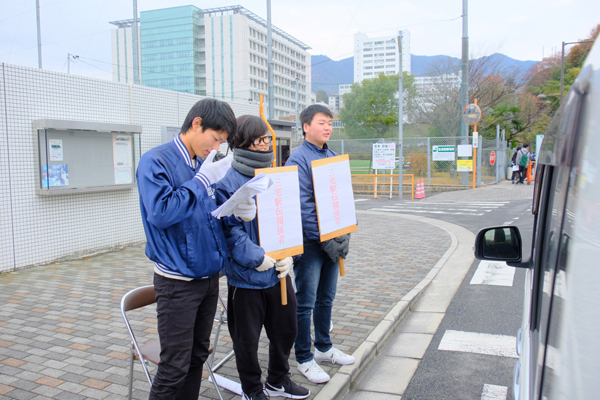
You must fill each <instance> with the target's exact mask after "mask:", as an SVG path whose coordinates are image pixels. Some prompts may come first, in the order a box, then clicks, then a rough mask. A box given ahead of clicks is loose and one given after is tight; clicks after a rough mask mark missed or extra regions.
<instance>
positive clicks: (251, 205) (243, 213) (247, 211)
mask: <svg viewBox="0 0 600 400" xmlns="http://www.w3.org/2000/svg"><path fill="white" fill-rule="evenodd" d="M233 215H234V216H236V217H238V218H241V219H243V220H244V221H252V220H253V219H254V217H256V203H255V202H254V199H252V198H251V199H250V200H248V203H247V204H245V203H242V204H240V205H239V206H237V207H236V209H235V210H233Z"/></svg>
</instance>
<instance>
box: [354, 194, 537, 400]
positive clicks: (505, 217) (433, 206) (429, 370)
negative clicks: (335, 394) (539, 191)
mask: <svg viewBox="0 0 600 400" xmlns="http://www.w3.org/2000/svg"><path fill="white" fill-rule="evenodd" d="M363 199H364V200H362V201H358V202H357V203H356V208H357V209H366V210H368V209H374V208H378V209H382V208H387V209H396V208H397V209H398V212H405V213H409V214H413V215H414V214H417V215H422V216H425V217H430V218H438V219H442V220H445V221H447V222H451V223H454V224H457V225H460V226H462V227H464V228H466V229H468V230H470V231H472V232H473V233H476V232H478V231H479V230H480V229H481V228H484V227H489V226H500V225H509V224H510V225H515V226H517V227H518V228H519V230H520V231H521V235H522V238H523V242H524V243H523V258H524V259H527V258H528V257H529V254H530V252H531V250H530V249H531V235H532V231H533V229H532V228H533V216H532V215H531V200H511V201H497V202H469V201H460V202H452V201H439V202H436V199H435V196H432V197H431V196H430V197H429V198H428V200H427V202H410V201H404V202H399V201H397V200H383V199H377V200H373V199H368V198H367V197H363ZM485 203H487V204H489V205H490V206H489V207H486V206H485ZM479 263H480V261H479V260H476V261H475V262H474V263H473V264H472V265H471V268H470V270H469V272H468V273H467V275H466V277H465V279H464V280H463V282H462V285H461V286H460V288H459V290H458V292H457V293H456V295H455V296H454V299H453V300H452V302H451V304H450V306H449V308H448V310H447V312H446V315H445V317H444V319H443V321H442V323H441V325H440V327H439V329H438V330H437V332H436V333H435V335H434V337H433V339H432V341H431V343H430V345H429V347H428V349H427V351H426V353H425V356H424V357H423V359H422V361H421V363H420V364H419V367H418V369H417V371H416V373H415V374H414V376H413V379H412V380H411V382H410V384H409V386H408V388H407V389H406V391H405V392H404V394H403V396H402V399H403V400H405V399H507V398H508V399H511V398H512V393H511V392H512V380H513V368H514V365H515V362H516V358H512V357H505V356H496V355H483V354H476V353H472V352H462V351H444V350H439V349H438V348H439V346H440V342H441V341H442V339H443V338H444V335H445V334H446V333H447V332H448V331H458V332H461V333H462V332H467V333H477V334H490V335H503V336H505V337H506V336H508V337H514V336H516V333H517V330H518V329H519V327H520V324H521V312H522V307H523V293H524V288H523V285H524V271H523V270H516V271H515V274H514V278H513V282H512V285H511V286H495V285H472V284H470V282H471V279H472V277H473V275H474V274H475V272H476V270H477V268H478V266H479ZM509 340H510V339H509ZM486 385H492V386H488V387H486ZM490 388H491V390H492V392H493V391H494V390H495V391H496V393H487V394H485V395H484V394H483V393H484V392H485V391H486V389H487V390H490ZM498 390H499V394H498ZM503 393H506V394H503ZM488 395H489V396H493V395H497V396H498V397H486V396H488Z"/></svg>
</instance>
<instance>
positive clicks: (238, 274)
mask: <svg viewBox="0 0 600 400" xmlns="http://www.w3.org/2000/svg"><path fill="white" fill-rule="evenodd" d="M250 179H252V178H250V177H247V176H245V175H242V174H240V173H239V172H237V171H236V170H235V169H233V168H230V169H229V171H227V174H226V175H225V177H224V178H223V179H221V180H220V181H219V182H217V204H218V205H221V204H223V203H225V201H227V199H229V198H230V197H231V196H232V195H233V193H234V192H235V191H236V190H238V189H239V188H240V187H241V186H242V185H243V184H245V183H246V182H248V181H249V180H250ZM222 221H223V231H224V232H225V238H226V240H227V253H228V256H229V260H228V261H229V262H228V263H226V265H225V267H224V268H223V273H224V274H225V276H226V277H227V282H228V283H229V284H230V285H232V286H235V287H239V288H243V289H267V288H270V287H273V286H275V285H276V284H277V282H279V278H277V274H278V272H277V271H276V270H275V268H271V269H269V270H267V271H262V272H259V271H257V270H256V269H255V268H256V267H259V266H260V265H261V264H262V262H263V260H264V258H265V251H264V249H263V248H262V247H260V246H259V245H258V243H259V240H258V221H257V219H256V218H254V219H253V220H252V221H243V220H241V219H239V218H237V217H235V216H233V215H232V216H230V217H224V218H222Z"/></svg>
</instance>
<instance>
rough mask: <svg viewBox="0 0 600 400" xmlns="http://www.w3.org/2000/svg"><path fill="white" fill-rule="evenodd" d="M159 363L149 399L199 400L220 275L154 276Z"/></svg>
mask: <svg viewBox="0 0 600 400" xmlns="http://www.w3.org/2000/svg"><path fill="white" fill-rule="evenodd" d="M154 289H155V290H156V314H157V318H158V336H159V339H160V345H161V351H160V363H159V364H158V371H157V372H156V376H155V377H154V381H153V382H152V389H151V391H150V399H182V400H184V399H185V400H187V399H193V400H197V399H198V395H199V393H200V381H201V379H202V365H203V364H204V362H205V361H206V359H207V357H208V348H209V345H210V332H211V330H212V326H213V319H214V317H215V311H216V309H217V300H218V295H219V275H218V274H215V275H214V276H213V277H212V278H210V279H204V280H193V281H181V280H177V279H170V278H165V277H164V276H161V275H158V274H154Z"/></svg>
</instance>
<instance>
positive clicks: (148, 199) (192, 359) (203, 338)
mask: <svg viewBox="0 0 600 400" xmlns="http://www.w3.org/2000/svg"><path fill="white" fill-rule="evenodd" d="M236 129H237V122H236V119H235V115H234V113H233V110H232V109H231V107H230V106H229V105H228V104H227V103H224V102H222V101H218V100H215V99H204V100H200V101H199V102H197V103H196V104H195V105H194V106H193V107H192V109H191V110H190V111H189V113H188V115H187V117H186V118H185V121H184V122H183V126H182V127H181V133H180V134H179V135H178V136H176V137H175V138H174V139H173V141H171V142H169V143H166V144H164V145H162V146H158V147H155V148H153V149H151V150H149V151H147V152H146V153H144V155H143V156H142V157H141V159H140V163H139V166H138V169H137V174H136V176H137V183H138V189H139V195H140V209H141V212H142V224H143V225H144V231H145V233H146V238H147V243H146V255H147V256H148V258H149V259H150V260H152V261H153V262H154V289H155V290H156V314H157V319H158V336H159V339H160V344H161V353H160V363H159V364H158V371H157V372H156V376H155V377H154V381H153V382H152V388H151V391H150V399H197V398H198V395H199V392H200V382H201V380H202V365H203V364H204V362H205V361H206V358H207V357H208V347H209V342H210V338H209V336H210V332H211V329H212V326H213V318H214V316H215V311H216V306H217V299H218V294H219V283H218V280H219V274H218V272H219V270H220V269H221V268H222V267H223V266H224V264H226V257H227V246H226V243H225V237H224V235H223V230H222V227H221V223H220V221H218V220H216V219H215V218H213V217H212V215H211V214H210V212H211V211H212V210H214V209H215V208H216V199H215V194H214V193H215V192H214V184H215V183H216V182H217V181H219V180H220V179H221V178H222V177H223V176H224V175H225V173H226V172H227V170H228V169H230V168H229V167H230V164H231V159H232V157H231V156H230V157H226V158H225V159H222V160H220V161H218V162H213V160H214V158H215V155H216V150H217V149H218V148H219V145H220V144H221V143H223V142H225V140H227V138H228V136H229V135H230V134H233V133H234V132H235V131H236ZM202 159H204V161H202ZM234 214H235V215H237V216H239V217H241V218H247V219H252V218H254V216H255V215H256V208H255V206H254V205H244V206H243V207H241V208H238V209H237V210H236V211H235V212H234Z"/></svg>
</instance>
